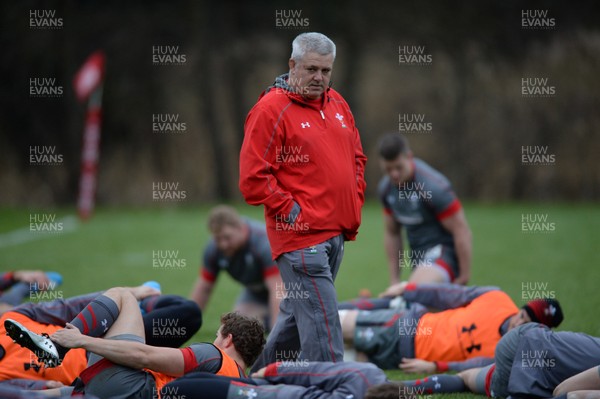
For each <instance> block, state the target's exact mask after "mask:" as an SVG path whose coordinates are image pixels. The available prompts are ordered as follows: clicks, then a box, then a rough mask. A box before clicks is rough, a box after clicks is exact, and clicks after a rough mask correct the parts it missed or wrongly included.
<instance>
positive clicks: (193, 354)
mask: <svg viewBox="0 0 600 399" xmlns="http://www.w3.org/2000/svg"><path fill="white" fill-rule="evenodd" d="M90 316H92V317H91V318H90ZM90 319H91V320H94V321H96V320H97V321H98V323H94V324H93V326H92V325H90V326H89V328H87V329H86V328H85V327H86V326H87V325H88V324H87V323H83V328H82V326H81V325H77V326H75V325H73V324H70V323H68V324H67V326H66V328H64V329H61V330H58V331H55V332H54V333H53V334H52V335H51V336H50V337H49V338H46V337H44V336H40V335H38V334H35V333H33V332H31V331H29V330H28V329H27V328H25V327H24V326H23V325H21V324H20V323H18V322H16V321H14V320H10V319H8V320H6V321H5V327H6V331H7V333H8V334H9V335H10V336H11V338H13V339H15V340H16V341H17V343H19V344H21V345H23V346H25V347H27V348H28V349H30V350H32V351H33V352H34V353H35V354H36V355H37V356H38V358H39V359H40V360H41V361H43V362H46V363H47V362H52V363H53V364H59V363H60V360H61V358H62V357H63V356H64V355H65V354H66V353H67V352H68V350H69V348H83V349H85V350H86V351H88V352H91V353H92V354H93V355H91V356H90V358H89V360H88V367H87V368H86V369H85V370H84V371H83V372H82V373H81V374H80V377H81V380H82V382H83V383H84V384H85V392H86V393H90V394H93V395H97V396H99V397H102V398H104V397H116V396H118V397H140V398H146V397H154V396H156V395H157V394H158V395H160V392H161V389H162V387H163V386H164V385H166V384H167V383H168V382H170V381H173V380H174V379H176V378H177V377H180V376H182V375H184V374H186V373H189V372H192V371H205V372H209V373H213V374H217V375H224V376H229V377H245V371H244V370H245V369H246V368H247V367H248V366H249V365H250V364H252V362H254V360H255V359H256V357H257V356H258V354H259V353H260V351H261V350H262V347H263V345H264V328H263V327H262V325H261V323H260V322H259V321H258V320H257V319H255V318H252V317H248V316H244V315H241V314H238V313H227V314H225V315H223V316H222V317H221V326H220V327H219V330H218V331H217V334H216V339H215V341H214V343H213V344H209V343H196V344H192V345H190V346H187V347H185V348H182V349H177V348H164V347H155V346H150V345H146V344H145V343H144V341H145V339H144V336H145V333H144V323H143V321H142V315H141V313H140V308H139V305H138V302H137V300H136V298H135V297H134V296H133V295H132V294H131V292H130V291H128V290H125V289H122V288H111V289H110V290H108V291H106V292H104V293H103V294H102V295H100V296H99V297H98V298H96V300H94V302H92V303H91V304H90V305H88V307H86V308H85V309H84V310H83V311H82V312H81V313H80V314H79V315H78V316H77V317H76V318H75V320H74V321H75V322H77V321H80V320H90ZM78 324H79V323H78ZM82 332H83V333H87V334H90V335H84V334H82Z"/></svg>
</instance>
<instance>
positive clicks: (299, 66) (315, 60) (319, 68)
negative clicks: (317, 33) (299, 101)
mask: <svg viewBox="0 0 600 399" xmlns="http://www.w3.org/2000/svg"><path fill="white" fill-rule="evenodd" d="M289 65H290V76H289V80H288V84H289V85H290V86H291V87H292V88H294V89H295V90H296V92H298V93H300V95H302V97H304V98H306V99H308V100H316V99H318V98H320V97H321V95H323V93H324V92H325V90H326V89H327V87H329V81H330V80H331V71H332V69H333V54H328V55H320V54H317V53H306V54H304V57H303V58H302V59H300V60H298V61H295V60H292V59H290V61H289Z"/></svg>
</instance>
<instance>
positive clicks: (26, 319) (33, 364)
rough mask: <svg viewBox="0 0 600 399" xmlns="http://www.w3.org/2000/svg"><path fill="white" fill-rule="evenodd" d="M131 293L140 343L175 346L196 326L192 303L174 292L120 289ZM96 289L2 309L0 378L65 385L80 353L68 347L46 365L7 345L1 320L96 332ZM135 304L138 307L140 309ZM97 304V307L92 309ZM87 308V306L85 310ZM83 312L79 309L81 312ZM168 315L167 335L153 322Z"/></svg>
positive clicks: (99, 317) (35, 328)
mask: <svg viewBox="0 0 600 399" xmlns="http://www.w3.org/2000/svg"><path fill="white" fill-rule="evenodd" d="M124 290H127V291H128V292H130V293H131V295H132V296H133V297H134V298H136V300H137V301H139V306H140V307H141V308H143V309H144V313H145V314H144V316H143V322H144V326H145V338H146V342H148V343H149V344H152V345H157V346H170V347H179V346H181V345H182V344H183V343H185V342H186V341H187V340H188V339H189V338H191V337H192V336H193V335H194V334H195V333H196V331H198V329H199V328H200V325H201V323H202V317H201V313H200V309H199V308H198V306H197V305H196V304H195V303H194V302H192V301H190V300H187V299H185V298H182V297H180V296H176V295H157V293H158V292H157V291H156V290H155V289H153V288H151V287H148V286H138V287H133V288H126V289H124ZM99 295H100V293H98V292H97V293H92V294H87V295H82V296H77V297H73V298H67V299H57V300H54V301H50V302H39V303H34V302H30V303H26V304H23V305H20V306H18V307H16V308H14V309H12V311H10V312H7V313H5V314H4V315H3V316H2V317H1V318H0V381H5V380H11V379H26V380H35V381H42V382H43V383H44V384H45V385H43V386H48V384H46V383H45V381H54V382H50V383H49V386H51V387H52V386H56V385H55V384H56V383H55V382H57V383H60V384H66V385H69V384H71V383H72V382H73V381H74V380H75V379H76V378H77V377H78V376H79V373H81V371H83V370H84V369H85V367H86V364H87V359H86V353H85V351H84V350H82V349H77V350H73V351H70V352H69V353H68V354H66V355H65V356H64V358H63V359H62V366H61V367H56V368H50V367H47V366H46V365H45V364H44V363H42V362H38V361H37V360H36V358H35V357H34V356H33V355H32V353H31V352H30V351H28V350H27V349H25V348H22V347H21V346H19V345H17V344H15V343H13V340H12V339H11V338H10V337H8V336H7V335H6V330H5V321H6V320H7V319H12V320H16V321H17V322H19V323H20V324H21V325H23V326H26V327H27V329H28V330H30V331H32V332H35V333H38V334H42V333H48V334H52V333H54V332H55V331H57V330H59V329H61V328H63V327H64V326H65V324H66V323H67V322H71V324H73V325H75V326H78V327H79V328H81V329H82V330H85V331H88V333H95V334H102V333H103V331H104V328H105V327H104V325H103V320H104V319H105V318H107V319H109V318H110V315H108V316H107V315H105V314H106V313H107V310H106V309H105V308H104V305H102V304H101V302H98V300H96V298H97V297H98V296H99ZM140 307H138V311H139V309H140ZM97 308H100V309H99V310H96V309H97ZM86 309H87V310H86ZM91 309H94V310H93V313H92V311H91ZM82 311H84V313H81V314H80V312H82ZM167 319H170V320H172V324H176V325H178V326H179V327H180V328H179V329H178V330H177V331H176V332H177V334H173V332H174V331H173V330H171V331H168V330H167V329H164V328H155V326H157V325H160V324H164V323H162V321H164V320H167ZM25 386H29V387H36V386H39V383H35V382H30V383H29V384H26V385H25Z"/></svg>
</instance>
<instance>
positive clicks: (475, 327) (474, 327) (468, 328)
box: [462, 323, 477, 334]
mask: <svg viewBox="0 0 600 399" xmlns="http://www.w3.org/2000/svg"><path fill="white" fill-rule="evenodd" d="M476 329H477V326H476V325H475V323H473V324H471V326H470V327H464V326H463V328H462V332H464V333H465V332H466V333H469V334H471V331H473V330H476Z"/></svg>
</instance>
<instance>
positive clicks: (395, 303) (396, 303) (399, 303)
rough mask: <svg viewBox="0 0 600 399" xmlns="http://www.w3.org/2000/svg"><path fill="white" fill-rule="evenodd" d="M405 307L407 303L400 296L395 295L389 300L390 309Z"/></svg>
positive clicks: (404, 308) (403, 308)
mask: <svg viewBox="0 0 600 399" xmlns="http://www.w3.org/2000/svg"><path fill="white" fill-rule="evenodd" d="M407 308H408V304H407V303H406V301H405V300H404V298H402V297H401V296H397V297H395V298H394V299H392V300H391V301H390V309H396V310H406V309H407Z"/></svg>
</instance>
